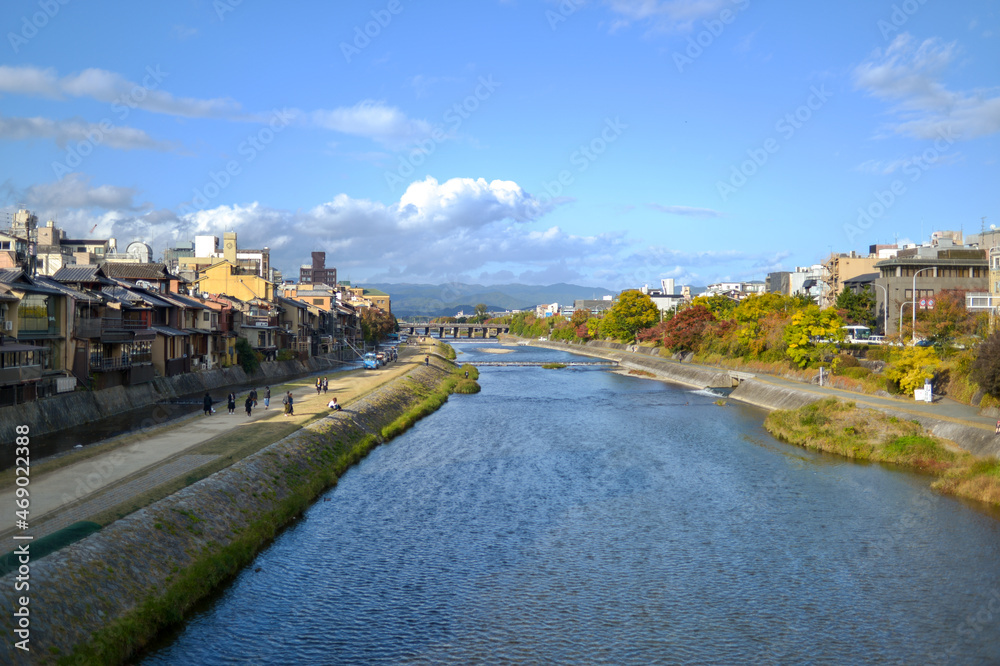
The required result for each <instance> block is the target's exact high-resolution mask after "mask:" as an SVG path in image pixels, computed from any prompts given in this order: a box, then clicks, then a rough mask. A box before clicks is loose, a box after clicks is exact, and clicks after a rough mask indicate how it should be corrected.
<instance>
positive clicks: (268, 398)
mask: <svg viewBox="0 0 1000 666" xmlns="http://www.w3.org/2000/svg"><path fill="white" fill-rule="evenodd" d="M270 406H271V387H270V386H265V387H264V409H267V408H268V407H270Z"/></svg>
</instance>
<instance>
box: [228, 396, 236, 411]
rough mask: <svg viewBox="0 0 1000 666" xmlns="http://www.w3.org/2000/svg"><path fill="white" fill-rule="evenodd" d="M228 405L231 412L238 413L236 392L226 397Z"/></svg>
mask: <svg viewBox="0 0 1000 666" xmlns="http://www.w3.org/2000/svg"><path fill="white" fill-rule="evenodd" d="M226 407H228V408H229V413H230V414H235V413H236V394H235V393H230V394H229V397H228V398H226Z"/></svg>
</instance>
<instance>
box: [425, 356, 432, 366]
mask: <svg viewBox="0 0 1000 666" xmlns="http://www.w3.org/2000/svg"><path fill="white" fill-rule="evenodd" d="M430 364H431V355H430V354H428V355H427V356H424V365H430Z"/></svg>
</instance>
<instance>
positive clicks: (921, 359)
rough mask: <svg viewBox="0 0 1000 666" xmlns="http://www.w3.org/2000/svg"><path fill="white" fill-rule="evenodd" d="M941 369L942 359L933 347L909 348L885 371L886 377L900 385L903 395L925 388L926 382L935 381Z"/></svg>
mask: <svg viewBox="0 0 1000 666" xmlns="http://www.w3.org/2000/svg"><path fill="white" fill-rule="evenodd" d="M939 367H941V359H939V358H938V355H937V352H936V351H934V348H933V347H907V348H906V349H904V350H903V351H902V353H901V354H900V356H899V358H898V359H897V360H896V361H895V362H893V363H892V365H890V366H889V367H887V368H886V369H885V376H886V378H887V379H891V380H893V381H895V382H896V383H897V384H899V388H900V389H901V390H902V391H903V393H913V391H914V390H916V389H919V388H923V387H924V380H926V379H933V378H934V372H935V371H936V370H937V369H938V368H939Z"/></svg>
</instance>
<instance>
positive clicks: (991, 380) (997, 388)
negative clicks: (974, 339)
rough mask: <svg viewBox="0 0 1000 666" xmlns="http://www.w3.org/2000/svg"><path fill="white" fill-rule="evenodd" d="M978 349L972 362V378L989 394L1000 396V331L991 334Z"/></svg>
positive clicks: (995, 396)
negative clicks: (977, 353)
mask: <svg viewBox="0 0 1000 666" xmlns="http://www.w3.org/2000/svg"><path fill="white" fill-rule="evenodd" d="M978 351H979V355H978V356H977V357H976V360H975V361H973V362H972V372H971V376H972V380H973V381H974V382H976V383H977V384H979V388H981V389H983V391H985V392H986V393H987V394H989V395H991V396H993V397H994V398H1000V331H998V332H996V333H992V334H990V336H989V337H988V338H986V340H985V341H984V342H983V343H982V344H981V345H979V350H978Z"/></svg>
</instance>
